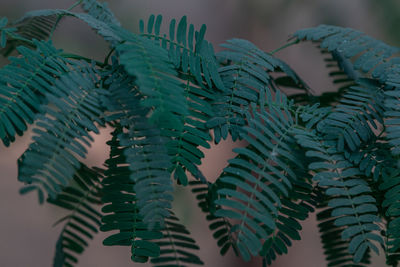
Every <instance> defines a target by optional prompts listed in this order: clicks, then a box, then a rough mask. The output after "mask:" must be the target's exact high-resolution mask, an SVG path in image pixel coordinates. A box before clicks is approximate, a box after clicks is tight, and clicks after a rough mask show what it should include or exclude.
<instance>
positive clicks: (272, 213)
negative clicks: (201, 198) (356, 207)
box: [215, 91, 304, 260]
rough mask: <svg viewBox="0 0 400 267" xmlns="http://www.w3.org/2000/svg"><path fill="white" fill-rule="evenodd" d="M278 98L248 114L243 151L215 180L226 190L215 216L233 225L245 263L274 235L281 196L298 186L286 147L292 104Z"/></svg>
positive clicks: (292, 155) (289, 140)
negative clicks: (230, 220) (227, 219)
mask: <svg viewBox="0 0 400 267" xmlns="http://www.w3.org/2000/svg"><path fill="white" fill-rule="evenodd" d="M278 92H279V91H277V94H276V96H275V97H274V98H272V97H271V96H269V97H266V99H267V100H266V103H267V105H266V106H265V107H264V108H261V109H258V107H257V106H256V105H254V106H253V107H252V109H251V112H250V111H248V112H247V114H246V120H247V124H248V126H246V127H243V132H242V133H241V135H242V138H243V139H244V140H245V141H247V142H248V146H247V147H243V148H235V149H234V150H233V151H234V152H236V153H237V154H238V156H237V157H235V158H234V159H231V160H229V161H228V162H229V165H228V167H226V168H225V169H224V171H223V173H222V175H221V176H220V177H219V178H218V180H220V181H221V183H222V185H224V184H226V185H228V186H222V187H221V188H220V189H219V190H218V199H216V200H215V204H217V205H220V206H221V208H220V209H217V210H216V212H215V216H217V217H226V218H229V219H232V220H234V222H235V223H234V224H233V226H232V228H231V232H232V233H233V234H234V235H235V239H236V245H237V247H238V249H239V252H240V254H241V256H242V257H243V258H244V259H245V260H249V259H250V257H251V254H252V255H254V256H257V255H258V253H259V252H260V250H261V247H262V241H263V240H266V239H268V237H269V236H270V234H271V233H273V232H274V231H275V230H276V229H277V223H276V218H277V217H278V212H279V209H280V208H281V207H282V204H283V203H282V201H281V196H286V197H288V195H289V192H290V190H291V189H292V183H293V181H296V180H297V176H296V173H295V172H294V171H293V168H300V169H301V168H304V167H303V166H302V163H301V161H299V160H298V159H297V158H296V153H293V152H294V150H293V146H292V145H291V144H293V143H295V140H294V139H293V137H292V135H291V132H292V129H293V128H295V127H296V125H297V121H296V119H295V118H296V117H297V116H296V115H295V114H292V112H293V113H295V111H293V110H292V109H291V108H292V106H291V102H289V101H288V100H287V98H286V96H284V95H282V94H280V93H278ZM273 99H275V100H273Z"/></svg>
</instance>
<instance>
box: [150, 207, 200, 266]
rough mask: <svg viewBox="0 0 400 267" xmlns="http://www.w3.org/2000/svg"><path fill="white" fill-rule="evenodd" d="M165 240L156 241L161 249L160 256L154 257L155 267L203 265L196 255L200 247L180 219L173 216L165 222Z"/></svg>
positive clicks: (163, 231)
mask: <svg viewBox="0 0 400 267" xmlns="http://www.w3.org/2000/svg"><path fill="white" fill-rule="evenodd" d="M162 233H163V238H161V239H160V240H156V241H154V243H155V244H157V245H158V246H159V247H160V249H161V250H160V256H158V257H153V258H152V259H151V263H152V264H153V266H154V267H164V266H179V267H186V266H188V265H186V264H190V265H203V264H204V263H203V262H202V261H201V259H200V258H199V257H198V256H197V255H196V254H194V253H195V252H196V251H197V250H199V247H198V246H197V244H196V241H195V240H194V239H192V238H191V237H190V232H189V231H188V230H187V229H186V227H185V226H184V225H182V224H180V223H179V219H178V218H176V217H175V216H173V215H172V216H171V217H169V218H167V219H166V220H165V226H164V228H163V230H162Z"/></svg>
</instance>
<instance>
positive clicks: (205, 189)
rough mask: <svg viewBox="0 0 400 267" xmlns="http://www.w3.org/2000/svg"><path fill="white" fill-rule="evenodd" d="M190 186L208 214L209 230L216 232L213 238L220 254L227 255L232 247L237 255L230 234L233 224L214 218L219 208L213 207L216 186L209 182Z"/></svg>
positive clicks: (193, 182)
mask: <svg viewBox="0 0 400 267" xmlns="http://www.w3.org/2000/svg"><path fill="white" fill-rule="evenodd" d="M189 184H190V185H191V187H192V192H193V194H195V195H196V199H197V201H198V202H197V205H198V206H199V207H200V209H201V211H202V212H203V213H204V214H206V219H207V221H208V222H209V223H210V225H209V229H210V230H211V231H213V232H214V234H213V237H214V238H215V239H216V240H217V245H218V247H219V248H220V254H221V255H225V254H226V252H228V250H229V249H230V248H231V247H232V249H233V251H234V252H235V254H237V248H236V245H235V240H234V237H233V236H232V234H231V232H230V230H231V228H232V224H231V223H230V222H229V221H228V220H227V219H226V218H223V217H222V218H219V217H216V216H214V212H215V210H216V209H217V207H214V206H213V205H214V204H213V201H214V195H215V194H216V190H217V186H216V184H211V183H209V182H207V183H206V184H204V183H203V182H201V181H191V182H189Z"/></svg>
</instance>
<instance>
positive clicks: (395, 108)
mask: <svg viewBox="0 0 400 267" xmlns="http://www.w3.org/2000/svg"><path fill="white" fill-rule="evenodd" d="M399 73H400V65H396V66H395V67H393V69H392V71H391V72H389V73H388V75H387V80H386V82H385V85H386V86H385V89H386V90H385V111H386V112H385V118H386V120H385V126H386V133H387V136H386V137H387V139H388V142H389V144H390V145H391V147H392V149H391V152H392V154H393V155H395V156H397V155H400V127H399V126H400V74H399Z"/></svg>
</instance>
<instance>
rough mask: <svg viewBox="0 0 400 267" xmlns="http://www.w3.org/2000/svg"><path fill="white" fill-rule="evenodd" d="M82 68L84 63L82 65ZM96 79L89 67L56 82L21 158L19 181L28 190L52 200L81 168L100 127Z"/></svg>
mask: <svg viewBox="0 0 400 267" xmlns="http://www.w3.org/2000/svg"><path fill="white" fill-rule="evenodd" d="M82 64H85V63H82ZM97 83H98V76H97V74H96V73H95V72H94V70H93V69H91V68H90V65H87V67H86V69H81V70H77V71H72V72H69V73H67V74H65V75H63V76H61V77H60V79H59V80H56V81H55V83H54V86H53V87H52V88H51V90H50V92H49V93H46V98H47V99H48V100H49V101H50V102H51V104H50V105H47V106H44V107H42V109H43V111H44V113H45V114H39V115H38V121H37V123H36V127H35V128H34V129H33V132H34V133H35V134H36V135H35V136H34V137H33V140H34V142H33V143H32V144H31V145H30V146H29V148H28V150H27V151H26V152H25V153H24V155H23V157H22V158H21V162H20V168H19V173H18V179H19V180H20V181H21V182H24V183H26V184H27V187H28V188H29V189H24V190H23V191H22V192H25V191H26V190H34V189H35V190H38V191H41V190H42V189H45V191H46V192H47V193H48V194H49V196H50V198H53V199H54V198H55V197H56V196H57V194H58V193H60V192H61V190H62V188H63V187H65V186H67V185H68V183H69V181H70V180H71V179H72V177H73V175H74V173H75V172H76V171H77V170H78V169H79V168H80V164H79V160H78V157H79V158H85V157H86V153H87V149H86V147H88V146H90V143H91V142H92V141H93V137H91V136H90V132H94V133H99V130H98V129H97V126H96V125H95V123H98V124H99V125H103V124H104V123H103V121H102V119H101V116H102V114H103V111H102V107H101V103H100V95H101V94H105V93H106V92H105V91H103V90H102V89H101V88H98V85H97Z"/></svg>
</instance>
